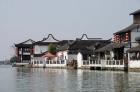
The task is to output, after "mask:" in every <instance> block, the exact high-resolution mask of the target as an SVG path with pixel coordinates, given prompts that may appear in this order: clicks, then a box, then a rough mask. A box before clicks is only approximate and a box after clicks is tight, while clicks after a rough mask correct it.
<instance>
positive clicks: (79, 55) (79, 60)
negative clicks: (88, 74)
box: [77, 52, 83, 68]
mask: <svg viewBox="0 0 140 92" xmlns="http://www.w3.org/2000/svg"><path fill="white" fill-rule="evenodd" d="M77 65H78V68H81V67H82V65H83V56H82V54H81V53H80V52H79V53H78V54H77Z"/></svg>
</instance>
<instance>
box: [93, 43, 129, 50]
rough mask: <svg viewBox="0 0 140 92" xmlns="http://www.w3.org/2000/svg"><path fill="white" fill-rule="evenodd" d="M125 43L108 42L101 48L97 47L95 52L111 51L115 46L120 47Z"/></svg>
mask: <svg viewBox="0 0 140 92" xmlns="http://www.w3.org/2000/svg"><path fill="white" fill-rule="evenodd" d="M127 44H128V43H110V44H107V45H106V46H104V47H102V48H99V49H97V50H96V52H104V51H111V50H113V49H115V48H122V47H124V46H126V45H127Z"/></svg>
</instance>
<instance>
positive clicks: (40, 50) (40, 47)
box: [34, 45, 48, 54]
mask: <svg viewBox="0 0 140 92" xmlns="http://www.w3.org/2000/svg"><path fill="white" fill-rule="evenodd" d="M47 50H48V46H43V45H35V46H34V54H41V53H43V52H45V51H47Z"/></svg>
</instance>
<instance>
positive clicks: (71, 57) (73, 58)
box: [68, 54, 77, 61]
mask: <svg viewBox="0 0 140 92" xmlns="http://www.w3.org/2000/svg"><path fill="white" fill-rule="evenodd" d="M68 60H69V61H72V60H77V54H68Z"/></svg>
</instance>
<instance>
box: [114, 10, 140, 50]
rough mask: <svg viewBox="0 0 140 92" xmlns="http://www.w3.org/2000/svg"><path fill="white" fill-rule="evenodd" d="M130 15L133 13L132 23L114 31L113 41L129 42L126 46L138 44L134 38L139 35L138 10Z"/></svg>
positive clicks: (139, 21)
mask: <svg viewBox="0 0 140 92" xmlns="http://www.w3.org/2000/svg"><path fill="white" fill-rule="evenodd" d="M130 15H133V23H132V24H131V25H130V26H128V27H126V28H124V29H122V30H120V31H117V32H115V33H114V42H116V43H122V42H125V43H129V44H128V48H131V47H135V46H137V45H138V43H137V40H136V38H137V37H140V10H137V11H135V12H133V13H131V14H130Z"/></svg>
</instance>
